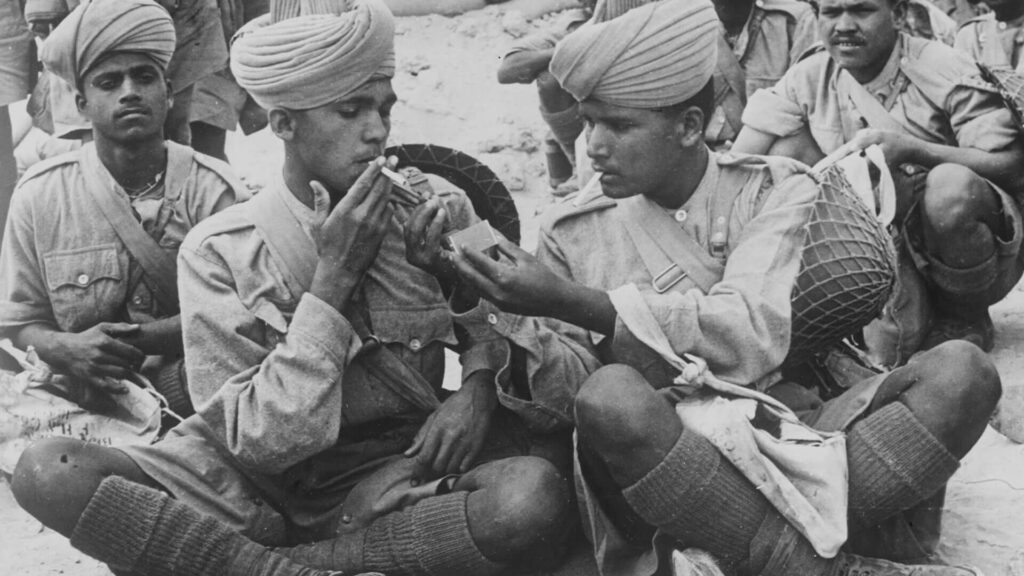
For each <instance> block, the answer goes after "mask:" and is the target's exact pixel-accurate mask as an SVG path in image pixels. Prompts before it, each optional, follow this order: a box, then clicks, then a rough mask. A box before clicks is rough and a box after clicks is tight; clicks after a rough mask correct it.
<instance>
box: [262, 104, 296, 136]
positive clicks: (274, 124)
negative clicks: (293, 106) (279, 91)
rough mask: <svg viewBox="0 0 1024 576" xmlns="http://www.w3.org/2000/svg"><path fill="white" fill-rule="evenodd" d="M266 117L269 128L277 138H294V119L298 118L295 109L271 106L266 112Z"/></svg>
mask: <svg viewBox="0 0 1024 576" xmlns="http://www.w3.org/2000/svg"><path fill="white" fill-rule="evenodd" d="M267 118H268V120H269V124H270V129H271V130H272V131H273V132H274V134H275V135H276V136H277V137H278V138H280V139H281V140H284V141H285V142H291V141H292V140H294V139H295V129H296V121H297V120H298V118H297V117H296V115H295V111H293V110H288V109H287V108H271V109H270V110H269V111H268V112H267Z"/></svg>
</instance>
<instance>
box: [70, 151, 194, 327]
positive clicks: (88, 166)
mask: <svg viewBox="0 0 1024 576" xmlns="http://www.w3.org/2000/svg"><path fill="white" fill-rule="evenodd" d="M191 166H192V151H191V149H189V148H186V147H184V146H179V145H176V144H174V143H172V142H168V143H167V173H166V174H165V175H164V200H163V203H162V204H161V207H160V212H159V214H158V216H157V222H156V226H155V227H154V229H153V231H152V234H153V235H152V236H151V235H150V233H147V232H146V230H145V229H143V227H142V225H141V224H140V223H139V220H138V217H137V216H136V215H135V212H134V211H133V210H132V207H131V204H130V203H129V201H128V194H127V193H125V192H124V189H123V188H121V187H120V186H118V185H117V184H116V183H114V185H113V186H111V182H112V181H113V178H112V177H110V178H109V179H108V178H105V177H104V175H105V174H107V169H106V167H104V166H103V163H102V162H101V161H100V158H99V155H98V154H97V152H96V147H95V146H87V147H86V148H85V149H84V150H83V154H82V177H83V179H84V180H85V188H86V191H87V193H88V194H90V195H91V196H92V198H93V200H94V201H95V203H96V206H97V207H98V208H99V209H100V212H102V213H103V217H104V218H106V220H107V222H108V223H109V224H110V226H111V228H113V229H114V232H115V233H116V234H117V236H118V238H120V239H121V243H122V244H124V247H125V249H127V250H128V252H129V253H130V254H131V255H132V258H134V259H135V261H136V262H138V264H139V267H140V268H141V269H142V272H143V274H144V275H145V276H146V278H148V279H149V280H150V281H149V282H148V283H147V285H148V286H149V287H150V288H151V289H152V290H153V295H154V296H155V297H156V299H157V301H158V302H159V303H160V305H161V307H163V308H164V309H166V310H170V311H175V313H176V311H177V310H178V280H177V278H178V273H177V263H176V262H175V258H174V256H173V255H172V254H171V253H170V252H168V251H167V250H165V249H163V248H162V247H161V246H160V244H159V243H158V241H157V239H158V238H159V237H161V236H162V235H163V230H164V228H165V227H166V226H167V222H168V220H169V219H170V213H171V211H173V208H174V204H175V203H176V202H177V201H178V199H179V198H180V197H181V195H182V193H183V190H184V187H185V185H186V184H187V180H188V173H189V170H190V169H191ZM154 236H155V237H154Z"/></svg>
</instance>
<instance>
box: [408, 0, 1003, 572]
mask: <svg viewBox="0 0 1024 576" xmlns="http://www.w3.org/2000/svg"><path fill="white" fill-rule="evenodd" d="M717 26H718V20H717V19H716V17H715V13H714V10H713V8H712V6H711V4H710V2H695V1H693V0H668V1H662V2H658V3H654V4H650V5H647V6H644V7H642V8H636V9H634V10H632V11H631V12H629V13H627V14H625V15H624V16H621V17H620V18H617V19H615V20H611V21H609V22H606V23H604V24H600V25H593V26H587V27H583V28H580V29H579V30H577V31H576V32H574V33H573V34H570V35H569V36H567V37H566V38H565V39H564V40H563V41H562V43H561V44H560V45H559V48H558V49H557V50H556V52H555V55H554V58H553V59H552V63H551V71H552V74H553V75H554V76H555V78H557V79H558V81H559V82H560V84H561V85H562V87H563V88H565V89H566V90H568V91H569V92H570V93H571V94H573V95H574V96H575V97H576V98H577V100H579V101H580V102H581V104H580V106H581V113H582V115H583V118H584V119H585V120H586V122H587V123H588V128H589V129H588V143H587V146H588V148H587V149H588V155H589V156H590V158H591V160H592V161H593V163H594V168H595V169H596V170H597V172H598V173H599V174H600V175H601V176H600V178H599V180H598V184H599V186H600V188H598V189H595V190H591V191H584V192H581V194H580V196H579V197H577V198H576V199H575V200H574V201H567V202H564V203H563V204H561V206H562V209H560V210H556V211H554V212H553V213H551V215H550V216H549V217H548V218H546V220H545V222H544V223H543V224H542V227H541V235H540V240H539V247H538V254H537V256H532V255H530V254H529V253H527V252H525V251H523V250H521V249H518V248H517V247H516V246H515V245H514V244H511V243H508V242H503V243H500V244H499V252H500V256H501V257H500V259H499V260H497V261H494V260H492V259H491V258H489V257H488V256H486V255H484V254H482V253H479V252H475V251H474V250H472V249H469V248H467V247H462V248H460V249H459V250H457V251H456V252H453V253H446V255H447V256H446V257H447V258H449V259H451V261H452V262H453V263H454V265H455V266H456V267H457V270H458V272H459V274H460V276H461V277H462V278H463V279H464V281H466V282H468V283H470V285H472V286H474V287H475V288H477V289H478V290H479V291H480V292H481V293H482V294H484V295H485V297H486V298H487V299H488V300H489V301H490V302H493V303H495V304H496V305H497V306H498V307H499V308H500V309H495V307H494V306H493V305H491V304H489V303H487V302H484V303H482V304H481V305H480V306H478V307H476V308H474V309H471V310H468V311H466V312H465V313H464V314H462V315H461V317H460V322H461V323H462V324H463V326H465V327H466V329H467V331H469V332H470V333H471V334H473V335H475V336H474V337H475V338H478V339H486V338H488V337H489V335H491V336H492V335H493V334H495V333H497V334H501V335H502V336H503V337H506V338H507V339H508V342H509V346H510V350H511V351H512V357H513V358H516V357H517V355H518V357H519V358H521V359H522V360H521V361H520V363H519V364H518V371H519V373H521V374H526V375H529V376H530V377H534V378H537V377H541V376H542V375H543V374H544V372H543V368H544V367H545V366H552V365H559V362H560V361H561V360H563V359H569V358H580V357H582V356H584V355H585V354H587V353H589V354H591V355H593V356H594V357H596V358H598V359H600V361H601V362H602V363H603V364H604V366H603V367H602V368H601V369H599V370H597V371H595V372H593V373H581V374H579V375H578V376H575V377H571V378H566V379H564V380H562V382H563V386H562V387H561V389H560V392H561V395H559V394H558V392H559V390H555V389H553V387H551V388H545V387H541V386H536V385H531V386H530V388H529V392H530V394H531V395H530V397H529V398H526V397H525V393H524V392H522V390H524V388H523V386H522V384H521V383H519V384H516V383H515V380H514V379H511V378H509V377H508V375H507V374H505V372H510V371H511V369H510V370H505V371H502V372H499V374H498V378H499V383H505V384H506V388H505V390H506V393H507V394H510V395H514V396H516V397H518V398H520V399H521V400H522V401H524V402H526V401H529V402H534V403H537V402H540V403H543V404H545V405H547V406H548V407H549V408H557V409H560V410H564V411H566V412H570V413H571V416H572V417H573V419H574V421H575V423H576V427H577V452H576V454H577V462H578V464H579V465H578V467H577V486H578V487H579V488H580V490H579V491H578V495H579V497H580V500H581V510H583V512H584V526H585V528H587V530H588V535H589V536H590V538H591V541H592V542H593V545H594V552H595V555H596V557H597V561H598V564H599V566H600V567H601V573H602V574H604V575H606V576H607V575H620V574H623V575H624V574H644V575H646V574H651V573H654V572H655V570H656V568H659V562H660V560H661V559H663V558H665V555H664V554H663V552H664V551H665V549H666V548H671V547H681V548H692V547H696V548H699V549H703V550H705V551H706V552H709V553H711V554H712V555H713V556H714V557H716V558H717V559H718V561H719V562H720V563H721V567H722V568H723V571H724V572H726V573H737V574H743V575H746V574H763V575H768V576H774V575H783V574H787V575H788V574H807V575H822V576H839V575H842V576H854V575H867V574H871V575H877V576H883V575H885V576H889V575H892V576H897V575H904V576H905V575H910V574H915V575H918V576H926V575H929V576H931V575H934V576H939V575H942V576H954V575H956V576H968V575H970V574H976V573H975V572H972V571H971V570H968V569H960V568H950V567H944V566H924V565H922V566H907V565H904V564H899V563H896V562H894V561H892V560H893V559H896V558H900V559H909V558H915V559H918V560H923V559H925V558H924V557H925V556H927V552H928V550H927V547H928V545H934V543H935V538H936V536H937V534H936V533H934V532H929V530H930V529H934V528H935V524H934V523H933V522H932V523H926V524H925V525H921V524H920V523H919V522H918V520H919V519H920V516H919V514H918V513H919V512H920V509H921V508H922V507H925V508H928V507H930V506H932V505H933V504H934V499H935V498H941V494H942V488H943V486H944V485H945V483H946V481H947V480H948V479H949V477H950V476H951V475H952V473H953V472H954V471H955V470H956V468H957V466H958V459H959V458H962V457H963V456H964V455H965V454H966V453H967V451H968V450H969V449H970V447H971V446H972V445H973V444H974V443H975V442H976V441H977V439H978V438H979V436H980V435H981V433H982V432H983V431H984V429H985V426H986V424H987V421H988V417H989V416H990V414H991V413H992V410H993V409H994V407H995V404H996V401H997V400H998V398H999V393H1000V388H999V378H998V375H997V373H996V371H995V368H994V367H993V365H992V363H991V361H990V360H988V358H987V357H986V356H985V354H984V353H982V352H981V351H980V350H979V349H978V348H977V347H975V346H972V345H969V344H966V343H963V342H955V343H954V342H949V343H945V344H943V345H942V346H940V347H938V348H936V349H935V350H933V351H931V352H928V353H925V354H922V355H921V357H920V360H919V361H915V362H912V363H911V364H909V365H908V366H906V367H903V368H900V369H897V370H894V371H893V372H891V373H888V374H883V375H879V376H877V377H873V378H869V379H867V380H865V381H863V382H861V383H859V384H857V385H856V386H854V387H853V388H852V389H851V390H850V391H849V392H847V393H846V394H843V395H842V396H839V397H838V398H836V399H833V400H830V401H828V402H826V403H825V404H824V405H822V404H821V402H820V401H819V402H818V403H817V405H816V408H817V409H816V410H810V411H808V412H807V413H806V414H805V415H804V420H805V422H807V423H808V424H811V425H814V426H817V427H820V428H821V429H824V430H843V431H845V433H846V440H845V442H846V462H845V464H844V463H843V462H842V460H840V461H838V462H836V463H835V464H836V466H837V468H831V467H829V466H825V465H823V464H821V462H822V461H815V462H814V463H809V462H806V461H805V463H804V466H805V468H802V469H801V470H802V472H805V473H807V474H809V475H811V476H813V477H815V478H819V479H823V478H825V477H827V476H828V475H829V471H830V470H831V471H832V472H835V471H836V470H839V475H840V476H841V477H842V481H841V482H842V483H841V484H840V488H841V489H842V491H841V492H840V494H847V489H848V503H849V507H848V514H846V513H844V514H840V515H838V516H834V515H832V514H830V513H828V512H827V511H824V510H819V512H820V514H819V516H817V518H820V519H827V520H826V522H827V523H828V524H829V526H823V525H821V524H815V523H814V522H810V521H808V517H807V516H806V515H805V514H804V513H802V512H798V511H795V510H794V507H792V506H789V505H787V504H791V503H792V502H793V501H792V500H789V499H787V498H782V499H780V498H779V497H778V491H779V490H780V488H779V484H778V483H777V482H776V480H774V479H773V478H772V477H770V476H768V475H759V474H756V473H752V471H751V465H750V462H752V461H757V459H758V458H760V457H761V455H760V453H759V452H758V451H757V450H756V449H752V448H751V447H750V445H751V444H752V442H748V443H744V442H743V441H741V440H739V438H741V436H739V435H738V431H739V430H746V431H747V433H749V427H750V424H749V423H747V420H748V417H747V416H745V415H742V416H740V417H739V420H734V422H735V424H734V425H730V426H735V427H729V428H724V429H723V428H715V430H716V432H720V433H721V436H722V437H714V436H717V435H718V434H715V435H713V436H709V435H707V434H706V428H704V429H701V428H700V427H699V426H698V425H697V422H694V421H693V420H691V419H687V418H684V413H687V414H692V412H691V411H692V410H699V409H700V408H692V406H693V404H692V403H688V402H687V401H686V399H685V398H686V396H687V395H688V394H690V393H692V392H693V390H692V388H690V387H688V386H686V385H685V383H679V382H680V379H681V378H686V374H685V372H684V373H683V374H682V375H681V374H680V369H679V367H678V365H675V364H671V365H670V364H669V362H668V361H666V359H665V358H666V356H665V355H666V352H665V351H666V350H667V351H668V352H667V353H668V354H671V355H672V356H673V357H674V358H676V359H678V357H679V356H682V355H684V354H692V355H696V356H700V357H701V358H704V359H705V360H706V361H707V363H708V365H709V366H710V367H711V370H712V371H713V372H714V373H715V374H716V375H717V376H718V377H719V378H720V379H721V380H723V381H726V382H731V383H736V384H742V385H750V386H751V387H754V388H757V389H764V388H765V387H769V386H770V387H769V388H768V390H769V393H773V391H774V388H775V386H777V384H774V382H776V380H777V379H775V378H772V373H773V371H774V370H775V369H776V368H777V367H778V366H779V364H780V363H781V362H782V360H783V358H784V357H785V356H786V353H787V348H788V346H789V343H790V322H791V319H790V313H791V303H790V297H791V294H792V290H793V286H794V282H795V279H796V277H797V274H798V270H799V267H800V260H801V253H802V248H803V245H804V242H805V232H804V231H805V226H806V225H807V223H808V219H809V216H810V214H811V209H812V205H813V203H814V201H815V198H816V196H817V194H818V188H817V186H816V184H815V183H814V182H813V181H812V180H811V179H810V178H809V177H807V176H806V175H803V174H801V173H800V172H801V168H800V166H799V165H797V164H796V163H793V162H790V161H786V160H785V159H779V158H768V157H766V158H746V159H744V158H738V157H730V156H728V155H718V154H716V153H714V152H712V151H710V150H709V149H708V147H707V146H706V144H705V143H704V142H703V129H704V122H705V119H706V118H707V117H708V116H709V115H710V111H711V108H712V106H713V99H712V98H713V93H712V91H711V89H710V83H709V81H710V80H711V78H712V75H713V69H714V64H715V47H716V44H717V41H716V37H717V32H718V29H717ZM598 192H600V194H599V193H598ZM420 234H425V236H424V240H425V241H426V243H427V244H431V243H435V242H436V238H434V236H436V234H433V233H432V232H431V229H429V228H423V227H420V229H413V231H412V232H411V234H410V235H411V236H412V237H414V238H418V237H419V235H420ZM517 314H519V315H518V316H517ZM522 315H526V316H527V317H524V316H522ZM536 317H542V318H536ZM655 333H657V334H660V338H655V337H653V336H652V334H655ZM512 365H513V366H516V364H515V363H513V364H512ZM579 383H582V384H579ZM691 383H692V382H691ZM737 389H739V390H737ZM731 390H734V391H736V393H740V392H743V393H745V394H749V391H747V390H745V389H742V388H741V387H740V386H734V387H732V388H731ZM968 399H970V400H969V401H968ZM808 407H809V406H808ZM796 408H797V406H794V409H796ZM716 414H719V415H721V414H722V412H717V413H716ZM709 418H713V417H709ZM744 426H745V428H744ZM723 437H724V440H723ZM734 439H735V441H734ZM739 463H743V468H742V471H741V467H740V464H739ZM847 469H848V471H849V481H848V486H847V485H846V484H845V482H846V477H847V476H846V473H845V470H847ZM828 485H829V483H828V482H822V483H820V484H816V487H815V491H820V490H828V488H826V486H828ZM755 486H756V487H755ZM840 497H842V496H840ZM780 500H785V502H780ZM929 500H932V501H931V502H929ZM828 501H829V502H830V503H831V504H834V500H832V499H829V500H828ZM804 510H806V508H804ZM836 523H838V524H836ZM847 528H848V530H849V534H850V538H849V539H848V541H846V542H845V543H844V542H843V540H844V538H843V537H839V536H838V535H843V534H845V529H847ZM918 538H920V539H921V541H919V540H918ZM836 539H838V541H837V540H836ZM840 546H842V548H841V549H840ZM859 554H863V555H866V556H860V555H859ZM867 556H870V557H867ZM881 557H885V558H887V559H882V558H881Z"/></svg>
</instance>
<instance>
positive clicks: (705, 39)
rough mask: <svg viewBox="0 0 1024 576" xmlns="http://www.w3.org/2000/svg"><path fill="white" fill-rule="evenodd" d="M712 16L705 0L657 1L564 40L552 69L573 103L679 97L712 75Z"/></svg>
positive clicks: (640, 102)
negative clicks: (574, 99)
mask: <svg viewBox="0 0 1024 576" xmlns="http://www.w3.org/2000/svg"><path fill="white" fill-rule="evenodd" d="M718 26H719V24H718V16H717V14H716V13H715V8H714V6H713V5H712V4H711V2H710V0H661V1H660V2H655V3H651V4H646V5H643V6H639V7H635V8H632V9H631V10H629V11H628V12H626V13H625V14H623V15H621V16H619V17H617V18H613V19H611V20H608V21H606V22H594V21H590V22H588V23H586V24H584V25H583V26H580V27H579V28H577V29H576V30H575V31H574V32H572V33H571V34H569V35H568V36H566V37H565V38H564V39H562V41H561V42H559V43H558V46H557V47H556V48H555V55H554V57H553V58H552V59H551V66H550V70H551V74H552V75H553V76H554V77H555V78H556V79H557V80H558V82H559V83H560V84H561V85H562V88H564V89H565V90H566V91H568V92H569V93H570V94H572V95H573V96H574V97H575V98H576V99H577V100H580V101H583V100H586V99H587V98H594V99H597V100H600V101H601V102H605V103H608V104H614V105H617V106H625V107H629V108H648V109H650V108H663V107H665V106H671V105H673V104H679V103H681V102H685V101H686V100H688V99H689V98H691V97H692V96H694V95H695V94H697V92H699V91H700V89H701V88H703V87H704V86H705V85H706V84H707V83H708V81H709V80H710V79H711V76H712V74H713V73H714V70H715V62H716V59H717V57H718V50H717V35H718V34H719V28H718Z"/></svg>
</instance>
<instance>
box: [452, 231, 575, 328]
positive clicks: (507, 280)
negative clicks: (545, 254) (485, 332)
mask: <svg viewBox="0 0 1024 576" xmlns="http://www.w3.org/2000/svg"><path fill="white" fill-rule="evenodd" d="M497 252H498V256H499V258H498V260H494V259H492V258H491V257H489V256H488V255H486V254H484V253H483V252H478V251H474V250H457V251H456V252H454V253H450V254H448V255H447V257H448V258H449V259H450V260H451V261H452V263H453V264H454V266H455V269H456V271H457V272H458V274H459V277H460V278H461V279H462V281H463V282H465V283H467V284H469V285H470V286H472V287H473V288H475V289H476V290H477V291H478V292H479V293H480V294H481V295H482V296H483V297H484V298H486V299H488V300H490V301H491V302H493V303H494V304H495V305H497V306H498V308H500V309H501V310H504V311H505V312H512V313H514V314H520V315H524V316H548V317H558V314H557V312H558V310H559V307H560V306H562V302H563V301H564V298H563V292H564V289H565V287H566V282H567V281H566V280H565V279H564V278H562V277H561V276H559V275H558V274H555V273H554V272H553V271H552V270H551V269H550V268H548V267H547V266H545V265H544V264H543V263H541V262H540V261H539V260H537V258H536V257H535V256H534V255H532V254H530V253H529V252H527V251H526V250H523V249H522V248H520V247H519V246H517V245H515V244H514V243H512V242H509V241H508V240H507V239H505V238H502V239H501V240H500V241H499V242H498V246H497Z"/></svg>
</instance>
